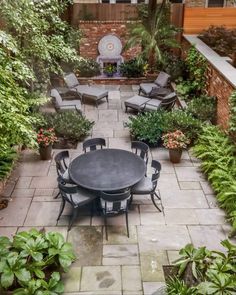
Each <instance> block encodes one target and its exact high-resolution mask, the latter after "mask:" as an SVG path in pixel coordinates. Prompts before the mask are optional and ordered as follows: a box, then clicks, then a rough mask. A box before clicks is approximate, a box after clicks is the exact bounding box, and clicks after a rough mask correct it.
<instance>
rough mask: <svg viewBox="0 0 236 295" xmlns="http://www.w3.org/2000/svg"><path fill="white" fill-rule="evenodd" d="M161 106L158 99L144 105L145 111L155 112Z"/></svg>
mask: <svg viewBox="0 0 236 295" xmlns="http://www.w3.org/2000/svg"><path fill="white" fill-rule="evenodd" d="M160 106H161V100H159V99H150V100H149V101H148V102H147V103H146V104H145V108H144V110H145V111H155V110H157V109H159V108H160Z"/></svg>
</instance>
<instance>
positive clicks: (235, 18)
mask: <svg viewBox="0 0 236 295" xmlns="http://www.w3.org/2000/svg"><path fill="white" fill-rule="evenodd" d="M210 25H215V26H219V25H224V26H226V27H227V28H236V8H198V7H196V8H193V7H191V8H190V7H185V9H184V33H185V34H198V33H200V32H201V31H203V30H204V29H207V28H208V27H209V26H210Z"/></svg>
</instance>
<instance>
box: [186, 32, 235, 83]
mask: <svg viewBox="0 0 236 295" xmlns="http://www.w3.org/2000/svg"><path fill="white" fill-rule="evenodd" d="M183 37H184V38H185V39H186V40H187V41H188V42H189V43H190V44H192V45H195V46H196V49H197V50H198V51H199V52H200V53H201V54H202V55H203V56H204V57H205V58H206V59H207V60H208V61H209V62H210V63H211V65H212V66H213V67H214V68H215V69H216V70H217V71H218V72H219V73H220V74H221V75H222V76H223V77H224V78H225V79H226V80H227V81H228V82H229V83H230V84H231V85H232V86H233V87H234V88H236V68H234V67H233V66H232V65H230V64H229V63H228V62H227V61H226V60H225V58H224V57H222V56H220V55H219V54H218V53H216V52H215V51H214V50H212V49H211V48H210V47H209V46H208V45H206V44H205V43H204V42H203V41H202V40H200V39H199V38H198V37H197V35H183Z"/></svg>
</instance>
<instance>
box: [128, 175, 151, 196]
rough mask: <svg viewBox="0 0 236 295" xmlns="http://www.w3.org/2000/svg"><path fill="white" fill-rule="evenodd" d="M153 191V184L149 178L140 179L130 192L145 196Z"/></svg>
mask: <svg viewBox="0 0 236 295" xmlns="http://www.w3.org/2000/svg"><path fill="white" fill-rule="evenodd" d="M152 189H153V183H152V180H151V179H150V178H149V177H144V178H143V179H141V180H140V181H139V182H138V183H137V184H135V185H134V186H133V187H132V189H131V192H132V193H133V194H145V193H148V194H149V193H150V191H152Z"/></svg>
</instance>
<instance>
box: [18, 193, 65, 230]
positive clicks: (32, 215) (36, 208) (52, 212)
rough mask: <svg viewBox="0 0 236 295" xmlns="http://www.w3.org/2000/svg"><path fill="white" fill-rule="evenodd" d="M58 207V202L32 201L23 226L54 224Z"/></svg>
mask: <svg viewBox="0 0 236 295" xmlns="http://www.w3.org/2000/svg"><path fill="white" fill-rule="evenodd" d="M20 200H22V198H20ZM59 209H60V203H59V202H32V203H31V205H30V208H29V212H28V214H27V217H26V220H25V223H24V226H55V225H56V224H57V216H58V213H59Z"/></svg>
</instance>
